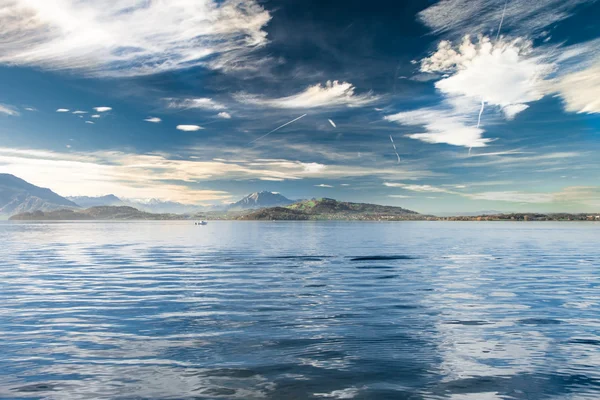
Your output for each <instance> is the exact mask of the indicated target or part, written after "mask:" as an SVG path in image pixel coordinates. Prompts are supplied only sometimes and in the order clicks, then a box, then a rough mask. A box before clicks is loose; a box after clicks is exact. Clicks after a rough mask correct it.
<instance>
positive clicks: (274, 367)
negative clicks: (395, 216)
mask: <svg viewBox="0 0 600 400" xmlns="http://www.w3.org/2000/svg"><path fill="white" fill-rule="evenodd" d="M0 398H2V399H220V398H223V399H234V398H237V399H263V398H264V399H351V398H354V399H469V400H470V399H472V400H479V399H484V400H490V399H598V398H600V224H597V223H504V222H493V223H485V222H480V223H476V222H474V223H471V222H454V223H453V222H406V223H404V222H401V223H346V222H339V223H338V222H327V223H313V222H293V223H289V222H287V223H286V222H279V223H268V222H210V223H209V224H208V225H207V226H194V225H193V223H190V222H130V223H119V222H112V223H105V222H94V223H90V222H82V223H10V222H3V223H0Z"/></svg>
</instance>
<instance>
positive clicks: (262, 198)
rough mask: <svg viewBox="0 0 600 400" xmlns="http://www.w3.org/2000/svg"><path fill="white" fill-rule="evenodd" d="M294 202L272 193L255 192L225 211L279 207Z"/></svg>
mask: <svg viewBox="0 0 600 400" xmlns="http://www.w3.org/2000/svg"><path fill="white" fill-rule="evenodd" d="M293 203H294V201H293V200H290V199H288V198H287V197H285V196H282V195H281V194H279V193H273V192H266V191H262V192H255V193H251V194H249V195H248V196H246V197H244V198H243V199H241V200H240V201H238V202H236V203H233V204H231V205H229V206H228V207H227V210H232V211H234V210H252V209H257V208H266V207H280V206H287V205H289V204H293Z"/></svg>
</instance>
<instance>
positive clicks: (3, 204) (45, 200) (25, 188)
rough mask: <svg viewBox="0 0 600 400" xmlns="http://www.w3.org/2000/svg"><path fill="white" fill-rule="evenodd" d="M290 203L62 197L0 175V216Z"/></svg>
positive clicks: (281, 199) (268, 197)
mask: <svg viewBox="0 0 600 400" xmlns="http://www.w3.org/2000/svg"><path fill="white" fill-rule="evenodd" d="M292 203H294V201H293V200H290V199H288V198H286V197H285V196H282V195H281V194H279V193H273V192H267V191H262V192H256V193H251V194H249V195H247V196H246V197H244V198H243V199H241V200H240V201H238V202H235V203H232V204H229V205H215V206H200V205H194V204H183V203H178V202H173V201H162V200H159V199H148V200H139V199H125V198H119V197H117V196H115V195H114V194H108V195H105V196H97V197H90V196H69V197H62V196H60V195H58V194H56V193H54V192H53V191H52V190H50V189H45V188H41V187H38V186H35V185H32V184H30V183H28V182H26V181H24V180H23V179H20V178H18V177H16V176H14V175H10V174H0V217H4V218H7V217H10V216H11V215H15V214H20V213H33V212H36V211H56V210H63V209H71V210H76V209H88V208H91V207H102V206H118V207H133V208H135V209H137V210H139V211H142V212H146V213H155V214H197V213H202V212H207V211H221V212H230V211H231V212H233V211H242V210H248V209H260V208H266V207H276V206H287V205H290V204H292Z"/></svg>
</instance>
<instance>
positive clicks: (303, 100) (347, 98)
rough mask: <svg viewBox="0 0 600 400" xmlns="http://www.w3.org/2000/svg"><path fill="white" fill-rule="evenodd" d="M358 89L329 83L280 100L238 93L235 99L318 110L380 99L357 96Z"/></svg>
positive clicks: (263, 104) (367, 102)
mask: <svg viewBox="0 0 600 400" xmlns="http://www.w3.org/2000/svg"><path fill="white" fill-rule="evenodd" d="M355 90H356V88H355V87H354V86H353V85H352V84H351V83H348V82H338V81H327V82H326V83H325V85H321V84H316V85H313V86H309V87H307V88H306V89H305V90H304V91H302V92H300V93H297V94H294V95H291V96H287V97H279V98H271V99H269V98H264V97H260V96H256V95H252V94H248V93H237V94H236V95H234V98H235V99H236V100H237V101H239V102H240V103H244V104H252V105H258V106H264V107H272V108H284V109H290V108H304V109H307V108H318V107H340V106H346V107H362V106H365V105H367V104H371V103H373V102H375V101H377V100H378V99H379V98H378V97H377V96H374V95H372V94H371V93H370V92H368V93H365V94H361V95H357V94H355Z"/></svg>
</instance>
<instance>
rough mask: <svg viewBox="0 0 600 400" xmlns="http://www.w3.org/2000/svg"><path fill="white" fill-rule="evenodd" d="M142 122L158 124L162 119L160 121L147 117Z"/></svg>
mask: <svg viewBox="0 0 600 400" xmlns="http://www.w3.org/2000/svg"><path fill="white" fill-rule="evenodd" d="M144 121H146V122H152V123H154V124H158V123H159V122H161V121H162V119H160V118H158V117H148V118H146V119H145V120H144Z"/></svg>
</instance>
